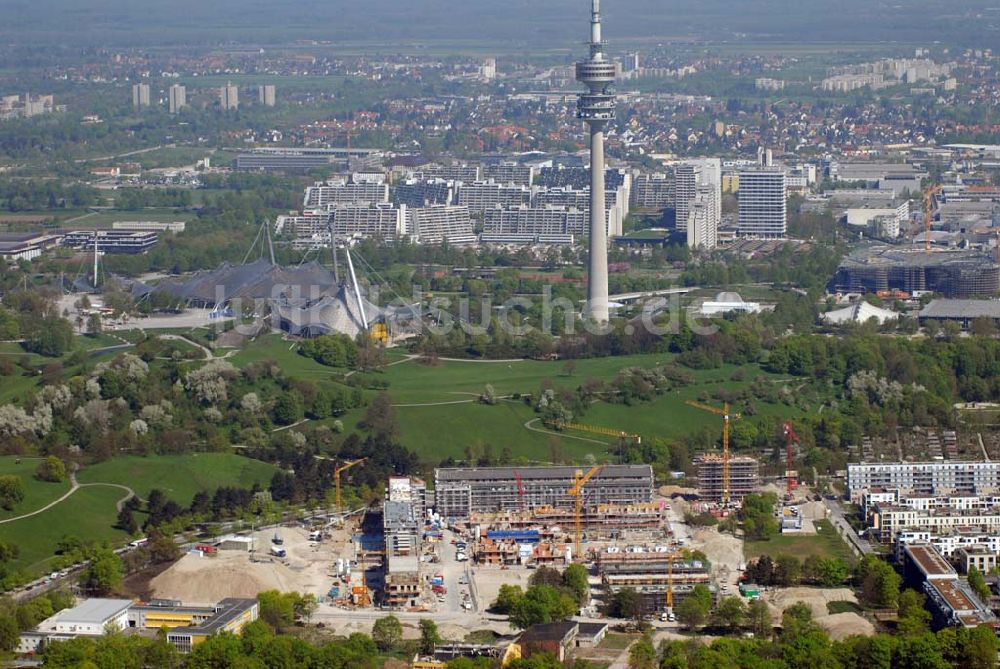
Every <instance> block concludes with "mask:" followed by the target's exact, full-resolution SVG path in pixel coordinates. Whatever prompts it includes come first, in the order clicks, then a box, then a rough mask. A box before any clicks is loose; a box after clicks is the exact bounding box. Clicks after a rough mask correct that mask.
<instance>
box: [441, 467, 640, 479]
mask: <svg viewBox="0 0 1000 669" xmlns="http://www.w3.org/2000/svg"><path fill="white" fill-rule="evenodd" d="M578 471H586V469H582V470H581V468H580V467H456V468H447V469H435V470H434V477H435V478H436V479H437V480H439V481H482V480H514V479H516V478H517V477H518V476H520V477H521V479H522V480H526V481H527V480H548V479H565V480H566V481H567V482H570V481H572V480H573V477H574V476H575V475H576V472H578ZM642 477H645V478H649V479H652V477H653V467H652V466H651V465H605V466H604V467H602V468H601V470H600V471H599V472H597V474H595V475H594V477H593V478H592V479H591V481H592V482H593V481H595V480H598V479H610V478H642Z"/></svg>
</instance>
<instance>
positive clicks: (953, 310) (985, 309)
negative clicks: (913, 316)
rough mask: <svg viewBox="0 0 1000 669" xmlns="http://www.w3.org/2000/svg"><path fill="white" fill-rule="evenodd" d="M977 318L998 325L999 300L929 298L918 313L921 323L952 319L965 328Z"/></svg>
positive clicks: (999, 315) (999, 313) (999, 323)
mask: <svg viewBox="0 0 1000 669" xmlns="http://www.w3.org/2000/svg"><path fill="white" fill-rule="evenodd" d="M977 318H985V319H988V320H989V321H991V322H992V323H993V324H994V325H1000V300H947V299H942V300H931V301H930V302H928V303H927V306H925V307H924V308H923V309H921V310H920V314H919V319H920V321H921V322H923V323H926V322H928V321H938V322H942V321H954V322H956V323H958V324H959V325H961V326H962V328H963V329H966V330H967V329H968V328H969V325H971V324H972V321H974V320H976V319H977Z"/></svg>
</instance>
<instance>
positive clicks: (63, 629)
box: [16, 598, 259, 653]
mask: <svg viewBox="0 0 1000 669" xmlns="http://www.w3.org/2000/svg"><path fill="white" fill-rule="evenodd" d="M258 615H259V607H258V604H257V600H256V599H237V598H230V599H224V600H222V601H221V602H219V603H218V604H216V605H215V606H185V605H184V604H182V603H181V602H178V601H174V600H154V601H152V602H150V603H148V604H136V603H134V602H132V600H129V599H86V600H83V601H82V602H80V603H79V604H77V605H76V606H74V607H72V608H69V609H63V610H62V611H59V612H58V613H56V614H54V615H52V616H50V617H48V618H46V619H45V620H43V621H42V622H41V623H39V624H38V625H37V626H36V627H34V628H33V629H30V630H28V631H25V632H23V633H22V634H21V638H20V641H19V643H18V646H17V649H16V650H17V652H18V653H38V652H41V651H43V650H44V649H45V645H46V644H47V643H49V642H51V641H68V640H71V639H75V638H77V637H100V636H103V635H105V634H108V633H110V632H123V631H125V630H135V631H136V632H138V633H140V634H142V633H149V634H155V633H156V631H157V630H162V629H166V630H168V632H167V641H169V642H170V643H172V644H173V645H174V646H175V647H176V648H177V650H179V651H180V652H182V653H188V652H190V651H191V649H192V648H193V647H194V646H196V645H197V644H199V643H201V642H202V641H204V640H205V639H207V638H208V637H210V636H211V635H213V634H216V633H219V632H230V633H232V634H239V633H240V631H241V630H242V629H243V627H244V626H245V625H247V624H249V623H251V622H253V621H254V620H257V617H258Z"/></svg>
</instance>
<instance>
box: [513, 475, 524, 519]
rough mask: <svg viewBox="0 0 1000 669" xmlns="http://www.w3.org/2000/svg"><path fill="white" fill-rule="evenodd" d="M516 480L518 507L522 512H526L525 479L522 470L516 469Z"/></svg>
mask: <svg viewBox="0 0 1000 669" xmlns="http://www.w3.org/2000/svg"><path fill="white" fill-rule="evenodd" d="M514 480H515V481H517V503H518V507H519V508H520V509H521V513H524V480H523V479H522V478H521V472H519V471H517V470H516V469H515V470H514Z"/></svg>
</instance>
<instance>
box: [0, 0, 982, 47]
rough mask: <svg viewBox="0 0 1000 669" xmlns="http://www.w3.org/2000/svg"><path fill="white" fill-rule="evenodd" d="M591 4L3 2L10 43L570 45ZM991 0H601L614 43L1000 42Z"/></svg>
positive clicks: (1, 28)
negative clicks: (679, 39)
mask: <svg viewBox="0 0 1000 669" xmlns="http://www.w3.org/2000/svg"><path fill="white" fill-rule="evenodd" d="M589 5H590V2H589V0H507V1H505V2H485V1H484V0H408V1H407V0H364V1H363V2H357V1H356V0H352V1H350V2H348V1H346V0H328V1H325V2H317V1H315V0H175V1H173V2H163V1H162V0H0V16H2V17H3V21H2V23H0V37H2V38H3V39H4V41H5V42H11V41H16V42H24V41H26V40H35V41H36V43H37V42H42V43H73V44H78V43H86V44H91V45H95V46H96V45H101V44H107V43H114V44H125V43H128V44H162V43H189V42H190V43H212V42H221V41H225V40H228V39H233V40H236V41H245V42H254V43H283V42H288V41H290V40H292V39H303V38H307V39H324V38H325V39H332V40H337V41H350V42H358V41H365V42H374V43H378V42H384V43H386V44H387V45H388V44H391V42H392V41H393V40H408V41H414V40H440V39H449V38H452V39H455V38H458V39H461V38H469V39H486V40H498V41H511V40H520V41H524V42H530V43H550V44H551V45H553V46H556V45H562V46H571V45H572V44H573V43H575V42H579V41H582V40H583V39H584V38H585V35H586V24H587V20H588V10H589ZM989 6H990V2H989V1H987V0H960V1H959V2H955V1H954V0H952V1H946V0H892V1H887V0H698V1H697V2H694V1H691V0H603V2H602V10H603V13H604V16H605V22H606V25H607V28H606V33H607V36H608V39H610V40H611V41H612V42H614V41H616V40H617V41H619V42H622V41H627V40H629V39H630V38H647V39H648V38H657V37H664V38H666V37H673V36H685V35H691V36H697V37H701V38H705V39H709V40H712V41H719V40H730V39H734V38H741V37H742V36H743V35H744V34H747V35H749V37H750V38H752V39H754V40H755V41H759V40H767V39H775V40H791V41H833V42H850V41H876V40H883V41H889V40H899V41H908V42H913V41H920V40H926V41H931V40H934V39H942V40H945V41H948V40H953V41H954V40H958V39H961V40H970V41H974V42H977V43H979V44H980V45H981V44H982V42H983V41H984V40H985V41H986V42H987V45H989V42H990V41H993V42H998V43H997V44H994V45H993V46H997V47H1000V33H998V31H997V25H998V24H1000V12H997V11H990V10H989Z"/></svg>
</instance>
